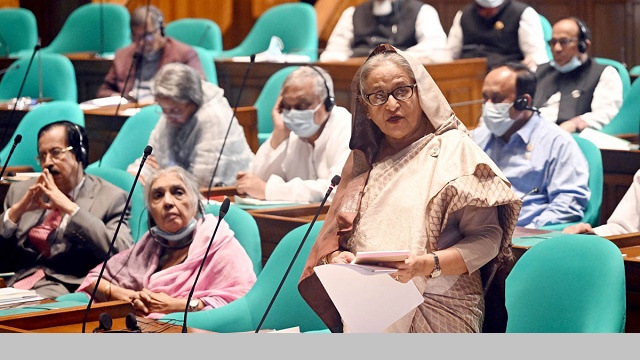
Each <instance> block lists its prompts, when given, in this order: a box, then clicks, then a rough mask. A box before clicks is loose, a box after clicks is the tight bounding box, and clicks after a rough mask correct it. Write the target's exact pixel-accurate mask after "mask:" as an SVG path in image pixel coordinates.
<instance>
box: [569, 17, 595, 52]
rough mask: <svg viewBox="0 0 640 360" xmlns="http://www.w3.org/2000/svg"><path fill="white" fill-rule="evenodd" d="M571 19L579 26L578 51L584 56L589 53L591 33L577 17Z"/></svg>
mask: <svg viewBox="0 0 640 360" xmlns="http://www.w3.org/2000/svg"><path fill="white" fill-rule="evenodd" d="M571 19H573V21H575V22H576V24H577V25H578V51H579V52H580V53H582V54H584V53H585V52H587V40H591V31H589V28H588V27H587V26H586V25H585V24H584V23H583V22H582V20H580V19H578V18H577V17H572V18H571Z"/></svg>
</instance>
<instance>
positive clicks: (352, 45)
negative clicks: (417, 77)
mask: <svg viewBox="0 0 640 360" xmlns="http://www.w3.org/2000/svg"><path fill="white" fill-rule="evenodd" d="M400 20H402V21H400ZM380 43H390V44H392V45H394V46H396V47H398V48H400V49H402V50H406V51H407V52H409V53H411V54H412V55H414V56H415V57H417V58H419V59H421V60H422V61H423V62H446V61H450V60H451V56H450V55H449V51H448V50H447V49H446V46H447V44H446V43H447V35H446V34H445V32H444V29H443V28H442V25H441V24H440V18H439V17H438V12H437V11H436V9H435V8H433V6H431V5H428V4H425V3H424V2H422V1H420V0H403V1H401V0H370V1H367V2H365V3H362V4H360V5H358V6H350V7H348V8H347V9H345V11H343V12H342V15H341V16H340V19H339V20H338V23H337V24H336V26H335V28H334V29H333V31H332V32H331V36H329V39H328V40H327V47H326V48H325V50H324V51H323V52H322V53H321V54H320V61H345V60H347V59H348V58H350V57H362V56H369V53H370V52H371V50H373V49H374V48H375V47H376V46H377V45H378V44H380Z"/></svg>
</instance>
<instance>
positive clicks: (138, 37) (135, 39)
mask: <svg viewBox="0 0 640 360" xmlns="http://www.w3.org/2000/svg"><path fill="white" fill-rule="evenodd" d="M158 30H160V28H159V27H157V28H155V29H153V30H151V31H149V32H145V33H143V34H142V35H133V34H131V42H134V43H137V42H138V41H140V40H142V39H144V40H145V42H151V41H152V40H153V35H154V34H155V33H156V32H157V31H158Z"/></svg>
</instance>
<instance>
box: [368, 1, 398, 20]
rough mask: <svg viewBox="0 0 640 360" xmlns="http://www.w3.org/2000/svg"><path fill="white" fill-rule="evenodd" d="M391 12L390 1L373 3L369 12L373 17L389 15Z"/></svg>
mask: <svg viewBox="0 0 640 360" xmlns="http://www.w3.org/2000/svg"><path fill="white" fill-rule="evenodd" d="M392 10H393V7H392V6H391V0H382V1H380V0H377V1H374V2H373V8H372V9H371V12H372V13H373V15H374V16H385V15H389V14H391V11H392Z"/></svg>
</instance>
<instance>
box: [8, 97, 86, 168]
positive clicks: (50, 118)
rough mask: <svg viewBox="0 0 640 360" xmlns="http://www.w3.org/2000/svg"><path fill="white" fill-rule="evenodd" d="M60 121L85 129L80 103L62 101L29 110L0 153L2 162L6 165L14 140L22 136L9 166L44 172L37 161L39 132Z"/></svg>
mask: <svg viewBox="0 0 640 360" xmlns="http://www.w3.org/2000/svg"><path fill="white" fill-rule="evenodd" d="M59 120H69V121H71V122H72V123H74V124H78V125H80V126H82V127H84V113H83V112H82V110H81V109H80V105H78V103H76V102H72V101H61V100H57V101H50V102H47V103H42V104H40V105H38V106H36V107H34V108H33V109H31V110H29V111H28V112H27V113H26V114H25V115H24V117H23V118H22V120H20V123H18V126H17V127H16V131H14V132H13V135H12V136H11V138H10V139H9V142H8V143H7V145H6V146H5V147H4V148H3V149H2V150H1V151H0V161H2V163H3V164H4V162H5V161H6V159H7V157H8V156H9V152H10V151H11V147H12V146H13V139H15V137H16V135H18V134H20V135H22V141H21V142H20V143H19V144H18V145H17V146H16V149H15V150H14V152H13V154H12V155H11V159H10V160H9V164H8V165H9V166H21V165H24V166H31V167H33V169H34V171H42V168H41V167H40V163H39V162H38V161H37V160H36V156H37V155H38V130H40V128H42V127H43V126H45V125H47V124H50V123H52V122H56V121H59Z"/></svg>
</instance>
